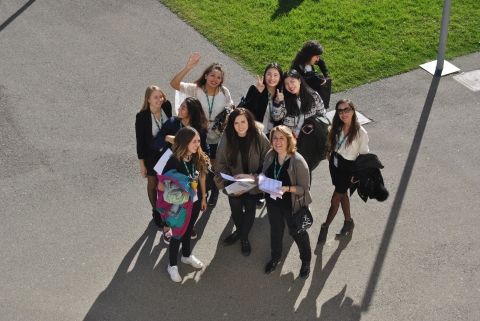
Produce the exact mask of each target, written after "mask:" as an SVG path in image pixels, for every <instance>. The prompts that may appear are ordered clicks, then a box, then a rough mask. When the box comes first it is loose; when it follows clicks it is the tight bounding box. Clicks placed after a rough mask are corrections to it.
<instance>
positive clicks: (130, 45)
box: [0, 0, 480, 320]
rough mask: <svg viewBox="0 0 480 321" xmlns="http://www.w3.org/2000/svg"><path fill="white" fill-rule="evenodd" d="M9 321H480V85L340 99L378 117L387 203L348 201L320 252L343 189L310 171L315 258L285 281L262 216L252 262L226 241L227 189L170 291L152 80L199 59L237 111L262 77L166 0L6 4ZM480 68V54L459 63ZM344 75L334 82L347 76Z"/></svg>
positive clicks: (410, 77) (3, 80)
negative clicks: (155, 198)
mask: <svg viewBox="0 0 480 321" xmlns="http://www.w3.org/2000/svg"><path fill="white" fill-rule="evenodd" d="M0 24H1V25H0V48H1V49H0V74H1V77H0V134H1V135H0V137H1V140H0V150H1V153H0V162H1V163H0V186H1V187H0V191H1V200H2V206H1V210H0V211H1V212H0V215H1V218H2V224H1V225H0V235H2V237H1V238H0V249H1V250H0V270H1V271H2V273H1V275H0V288H1V289H2V291H0V316H1V317H0V319H2V320H83V319H85V320H159V319H162V320H163V319H170V320H187V319H188V320H222V319H226V320H244V319H268V320H313V319H321V320H360V319H362V320H391V319H396V320H405V319H412V320H478V319H479V318H480V308H479V305H478V298H479V291H480V278H479V276H478V270H479V268H480V266H479V262H480V259H479V258H480V252H479V241H478V236H477V235H478V226H479V225H478V223H477V221H478V219H477V216H478V213H479V212H480V208H479V198H478V196H477V191H478V190H479V188H480V168H479V162H478V159H479V158H480V149H479V148H478V146H479V145H478V142H477V140H478V139H477V138H478V135H479V129H478V124H477V122H478V121H477V120H478V110H479V107H480V92H472V91H470V90H469V89H467V88H466V87H464V86H463V85H461V84H460V83H458V82H457V81H455V80H454V79H453V77H452V76H447V77H444V78H441V79H438V78H432V76H431V75H429V74H428V73H426V72H425V71H423V70H420V69H417V70H414V71H412V72H409V73H405V74H402V75H399V76H396V77H392V78H389V79H384V80H381V81H379V82H376V83H372V84H367V85H364V86H360V87H357V88H354V89H351V90H348V91H345V92H342V93H338V94H335V95H334V97H333V99H332V101H333V102H335V101H336V100H337V99H339V98H343V97H347V98H349V99H351V100H353V101H354V102H355V103H356V105H357V107H358V108H359V109H360V110H361V111H362V112H363V113H364V114H365V115H366V116H368V117H370V118H371V119H373V120H374V122H372V123H370V124H368V125H366V129H367V131H368V133H369V135H370V147H371V150H372V152H374V153H376V154H377V155H378V156H379V157H380V159H381V160H382V162H383V163H384V165H385V169H384V171H383V173H384V176H385V180H386V183H387V188H388V189H389V190H390V195H391V196H390V198H389V199H388V200H387V201H386V202H384V203H378V202H376V201H371V200H370V201H368V202H367V203H366V204H365V203H363V202H362V201H361V200H360V199H359V198H358V197H357V196H356V195H355V196H353V197H352V213H353V217H354V218H355V223H356V228H355V233H354V234H353V237H352V238H350V239H348V238H347V239H343V240H340V241H339V240H335V239H334V233H333V232H334V231H335V230H336V229H338V228H340V227H341V225H342V218H341V214H339V217H337V218H336V220H335V221H334V223H333V225H332V228H331V231H332V232H331V233H330V234H329V236H328V240H327V244H326V245H325V246H323V247H316V242H315V241H316V238H317V236H318V232H319V227H320V222H321V221H322V220H323V219H324V217H325V216H326V211H327V208H328V206H329V197H330V195H331V193H332V190H333V189H332V186H331V185H330V180H329V175H328V171H327V167H326V166H325V164H323V165H321V166H320V167H319V168H318V169H317V170H316V171H315V172H314V177H313V186H312V190H313V194H314V197H315V201H314V203H313V204H312V209H313V212H314V214H315V219H316V221H315V224H314V227H312V229H311V231H310V235H311V243H312V246H313V247H314V251H315V255H314V258H313V260H314V261H313V263H312V267H313V270H312V273H311V277H310V278H309V279H307V280H306V281H305V280H302V279H300V278H299V276H298V272H299V266H300V264H299V259H298V251H297V249H296V246H292V241H291V239H290V238H287V237H286V238H285V242H284V247H285V254H286V255H287V256H286V259H285V260H284V263H283V264H282V265H281V266H279V268H278V269H277V271H275V273H273V274H272V275H268V276H267V275H265V274H264V273H263V268H264V265H265V263H266V262H267V260H268V258H269V225H268V220H267V217H266V213H265V210H264V209H263V210H261V211H258V218H257V220H256V222H255V225H254V228H253V231H252V235H251V243H252V248H253V250H252V255H251V256H250V257H248V258H245V257H243V256H242V255H241V254H240V247H239V245H238V246H232V247H228V248H225V247H223V246H222V243H221V242H222V240H223V238H224V237H225V236H227V235H228V234H229V233H230V232H231V230H232V228H233V223H232V222H231V220H229V209H228V202H227V199H226V197H222V198H221V199H220V200H219V204H218V206H217V207H216V208H215V209H214V210H213V211H207V212H206V213H204V214H203V215H202V216H201V217H200V220H199V222H198V224H197V230H198V232H199V234H200V238H199V239H198V240H197V241H196V242H194V246H195V247H194V253H195V255H196V256H197V257H199V258H200V259H201V260H202V261H203V262H204V263H205V265H206V267H205V268H204V269H203V270H202V271H200V272H197V271H194V270H193V269H191V268H189V267H188V266H183V265H182V266H180V273H181V274H182V276H184V277H185V278H184V281H183V283H182V284H181V285H180V284H174V283H173V282H171V281H170V279H169V277H168V275H167V273H166V267H167V264H168V257H167V255H166V250H167V249H166V246H165V245H164V244H163V243H161V242H160V233H158V232H157V230H156V229H155V228H154V227H153V226H152V224H151V223H150V215H149V209H148V201H147V198H146V195H145V194H146V193H145V185H146V182H145V181H144V180H142V179H141V178H140V175H139V173H138V172H139V171H138V162H137V159H136V154H135V139H134V117H135V113H136V112H137V111H138V109H139V108H140V105H141V103H142V95H143V92H144V90H145V88H146V86H147V85H150V84H157V85H159V86H161V87H162V88H165V89H166V91H167V96H168V98H169V99H171V100H173V90H172V89H170V87H169V86H168V83H169V80H170V79H171V78H172V77H173V75H175V73H176V72H178V71H179V70H180V69H181V68H182V67H183V65H184V64H185V61H186V58H187V56H188V54H189V53H190V52H193V51H200V52H201V53H202V54H203V56H204V60H203V62H201V63H200V65H201V66H199V67H197V69H196V70H194V71H193V72H192V74H190V75H188V77H187V79H186V80H188V81H191V80H193V79H194V78H195V77H196V76H197V75H198V73H200V72H201V70H202V67H203V66H205V65H206V64H208V63H209V62H211V61H215V60H218V61H221V62H223V63H224V64H225V65H226V67H227V79H226V85H227V87H228V88H229V89H230V91H231V92H232V94H233V98H234V100H235V101H238V100H239V98H240V97H241V95H242V94H244V93H245V92H246V90H247V88H248V86H249V85H250V84H252V83H254V81H255V78H254V77H253V75H251V74H249V73H248V72H247V71H245V70H244V69H242V68H241V67H240V66H239V65H238V64H236V63H235V62H234V61H232V60H231V59H230V58H228V57H226V56H225V55H224V54H223V53H221V52H220V51H218V50H217V49H216V48H215V47H214V46H213V45H212V44H210V43H209V42H208V41H206V40H205V39H204V38H203V37H202V36H200V35H198V34H197V33H196V32H195V31H194V30H193V29H192V28H191V27H189V26H187V25H186V24H185V23H184V22H182V21H181V20H180V19H178V18H177V17H176V16H175V15H173V14H172V13H171V12H170V11H168V10H167V9H166V8H165V7H164V6H163V5H162V4H160V3H158V2H156V1H154V0H135V1H133V0H116V1H112V0H106V1H92V0H87V1H80V2H78V1H77V2H72V1H66V0H60V1H52V0H43V1H35V0H30V1H28V2H27V1H26V0H5V1H2V2H0ZM451 62H452V63H453V64H454V65H456V66H458V67H459V68H461V69H462V71H470V70H475V69H480V53H475V54H472V55H468V56H465V57H460V58H457V59H454V60H452V61H451ZM334 73H335V72H334Z"/></svg>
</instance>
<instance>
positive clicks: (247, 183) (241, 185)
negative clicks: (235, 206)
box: [220, 173, 257, 194]
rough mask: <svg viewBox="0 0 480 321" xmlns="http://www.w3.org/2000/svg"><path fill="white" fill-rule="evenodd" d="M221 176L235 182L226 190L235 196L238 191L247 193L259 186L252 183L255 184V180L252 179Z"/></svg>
mask: <svg viewBox="0 0 480 321" xmlns="http://www.w3.org/2000/svg"><path fill="white" fill-rule="evenodd" d="M220 175H222V177H223V178H224V179H226V180H229V181H233V182H235V183H233V184H231V185H229V186H227V187H225V190H226V191H227V193H228V194H233V193H235V192H238V191H245V192H247V191H249V190H251V189H252V188H254V187H255V186H257V184H253V183H251V182H253V179H250V178H235V177H233V176H230V175H227V174H224V173H220Z"/></svg>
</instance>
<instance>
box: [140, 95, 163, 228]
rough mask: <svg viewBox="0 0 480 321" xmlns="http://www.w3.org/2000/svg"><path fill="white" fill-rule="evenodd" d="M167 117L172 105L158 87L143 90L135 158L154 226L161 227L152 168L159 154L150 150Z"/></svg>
mask: <svg viewBox="0 0 480 321" xmlns="http://www.w3.org/2000/svg"><path fill="white" fill-rule="evenodd" d="M168 117H172V105H171V104H170V102H169V101H168V100H167V97H166V96H165V93H164V92H163V90H162V89H160V87H157V86H148V87H147V90H145V98H144V100H143V105H142V108H141V109H140V111H139V112H138V114H137V117H136V119H135V136H136V138H137V156H138V161H139V163H140V175H141V176H142V178H146V179H147V193H148V199H149V200H150V204H151V205H152V216H153V219H154V221H155V224H156V225H157V226H158V227H162V220H161V219H160V216H159V214H158V212H157V211H156V209H155V203H156V202H157V190H156V188H157V173H156V172H155V171H154V170H153V167H154V166H155V164H156V163H157V162H158V160H159V159H160V156H161V154H160V152H158V150H155V149H152V148H151V144H152V138H153V137H154V136H155V135H156V134H157V133H158V132H159V131H160V128H161V126H162V124H163V122H164V120H166V119H167V118H168Z"/></svg>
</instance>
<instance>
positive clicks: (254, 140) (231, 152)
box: [224, 108, 260, 167]
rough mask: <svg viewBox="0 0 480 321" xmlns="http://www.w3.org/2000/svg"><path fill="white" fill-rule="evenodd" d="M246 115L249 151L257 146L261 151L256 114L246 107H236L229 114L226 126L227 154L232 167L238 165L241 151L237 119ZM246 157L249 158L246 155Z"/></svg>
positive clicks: (247, 147)
mask: <svg viewBox="0 0 480 321" xmlns="http://www.w3.org/2000/svg"><path fill="white" fill-rule="evenodd" d="M240 115H244V116H245V118H246V119H247V123H248V129H247V135H246V139H247V146H246V150H247V152H248V151H250V150H251V148H256V149H257V151H259V145H260V144H259V142H260V133H259V131H258V129H257V126H256V125H255V116H254V115H253V114H252V112H251V111H250V110H248V109H245V108H236V109H235V110H234V111H232V112H231V113H230V114H229V115H228V119H227V126H226V127H225V133H224V135H226V138H227V142H228V144H227V155H228V162H229V163H230V165H231V166H232V167H235V166H236V165H237V158H238V153H239V152H240V142H239V136H238V133H237V131H236V130H235V119H236V118H237V117H238V116H240ZM245 159H248V157H246V158H245Z"/></svg>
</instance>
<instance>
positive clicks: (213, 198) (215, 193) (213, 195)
mask: <svg viewBox="0 0 480 321" xmlns="http://www.w3.org/2000/svg"><path fill="white" fill-rule="evenodd" d="M217 201H218V188H217V187H216V186H215V187H214V188H212V190H211V191H210V197H209V199H208V201H207V205H210V206H215V205H217Z"/></svg>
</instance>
